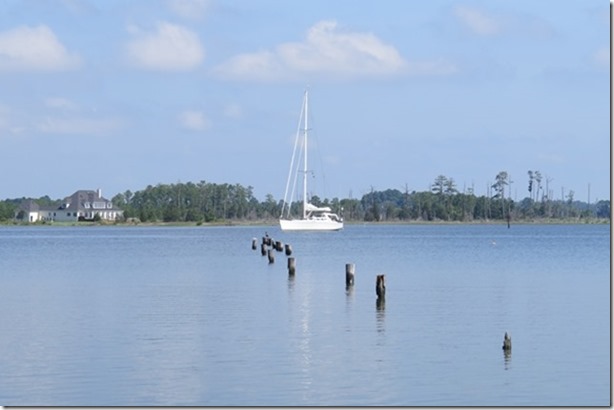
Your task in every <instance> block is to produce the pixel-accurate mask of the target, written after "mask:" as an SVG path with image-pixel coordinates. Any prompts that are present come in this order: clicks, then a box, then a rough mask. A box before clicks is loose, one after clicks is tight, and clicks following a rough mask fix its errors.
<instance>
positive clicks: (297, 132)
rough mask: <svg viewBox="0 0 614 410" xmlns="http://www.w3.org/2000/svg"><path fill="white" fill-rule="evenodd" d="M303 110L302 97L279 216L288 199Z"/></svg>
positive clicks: (282, 212)
mask: <svg viewBox="0 0 614 410" xmlns="http://www.w3.org/2000/svg"><path fill="white" fill-rule="evenodd" d="M304 110H305V100H304V99H303V104H302V106H301V113H300V115H299V119H298V125H297V128H296V136H295V138H294V149H293V150H292V159H291V160H290V169H289V171H288V179H287V180H286V190H285V192H284V203H283V204H282V208H281V216H282V217H283V214H284V208H285V206H286V203H287V199H288V188H289V185H290V178H291V177H292V171H293V169H294V159H295V157H296V149H297V147H298V145H299V140H300V130H301V123H302V121H303V113H304ZM297 169H298V165H297ZM294 186H296V177H295V178H294ZM294 186H293V188H292V193H291V194H290V201H291V200H292V196H293V195H294ZM288 215H290V205H288Z"/></svg>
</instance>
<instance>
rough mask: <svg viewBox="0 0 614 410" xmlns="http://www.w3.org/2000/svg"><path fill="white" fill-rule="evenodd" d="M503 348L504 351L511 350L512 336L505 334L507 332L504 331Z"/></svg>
mask: <svg viewBox="0 0 614 410" xmlns="http://www.w3.org/2000/svg"><path fill="white" fill-rule="evenodd" d="M503 350H505V351H506V352H511V351H512V338H511V337H510V336H508V335H507V332H505V336H503Z"/></svg>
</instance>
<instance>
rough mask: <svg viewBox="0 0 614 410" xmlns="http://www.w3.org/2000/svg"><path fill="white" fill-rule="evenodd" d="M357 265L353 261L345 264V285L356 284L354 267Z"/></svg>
mask: <svg viewBox="0 0 614 410" xmlns="http://www.w3.org/2000/svg"><path fill="white" fill-rule="evenodd" d="M355 267H356V266H355V265H354V264H353V263H346V264H345V286H352V285H354V268H355Z"/></svg>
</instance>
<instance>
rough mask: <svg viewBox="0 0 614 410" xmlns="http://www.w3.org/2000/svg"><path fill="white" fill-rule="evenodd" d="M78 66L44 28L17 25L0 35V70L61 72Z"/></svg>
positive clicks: (76, 61)
mask: <svg viewBox="0 0 614 410" xmlns="http://www.w3.org/2000/svg"><path fill="white" fill-rule="evenodd" d="M80 65H81V59H80V57H79V56H78V55H77V54H73V53H70V52H68V51H67V50H66V48H65V47H64V45H62V43H61V42H60V41H59V40H58V39H57V37H56V36H55V34H54V33H53V31H52V30H51V29H50V28H49V27H47V26H45V25H39V26H36V27H29V26H19V27H16V28H14V29H11V30H8V31H4V32H0V71H22V70H26V71H62V70H72V69H76V68H78V67H79V66H80Z"/></svg>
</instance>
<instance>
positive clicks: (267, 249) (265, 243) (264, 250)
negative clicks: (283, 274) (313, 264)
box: [252, 233, 296, 275]
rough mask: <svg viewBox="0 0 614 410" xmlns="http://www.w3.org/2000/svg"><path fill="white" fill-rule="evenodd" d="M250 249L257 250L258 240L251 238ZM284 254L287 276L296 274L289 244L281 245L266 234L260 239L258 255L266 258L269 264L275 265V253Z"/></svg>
mask: <svg viewBox="0 0 614 410" xmlns="http://www.w3.org/2000/svg"><path fill="white" fill-rule="evenodd" d="M252 249H253V250H256V249H258V239H256V238H252ZM276 252H285V254H286V256H287V257H288V274H289V275H294V273H295V272H296V262H295V259H294V257H293V256H290V255H292V246H291V245H290V244H285V245H284V244H283V243H282V242H281V241H275V240H273V238H271V237H270V236H269V235H268V234H266V233H265V235H264V236H263V237H262V242H261V243H260V253H261V254H262V256H266V257H267V258H268V260H269V264H271V263H275V253H276Z"/></svg>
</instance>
